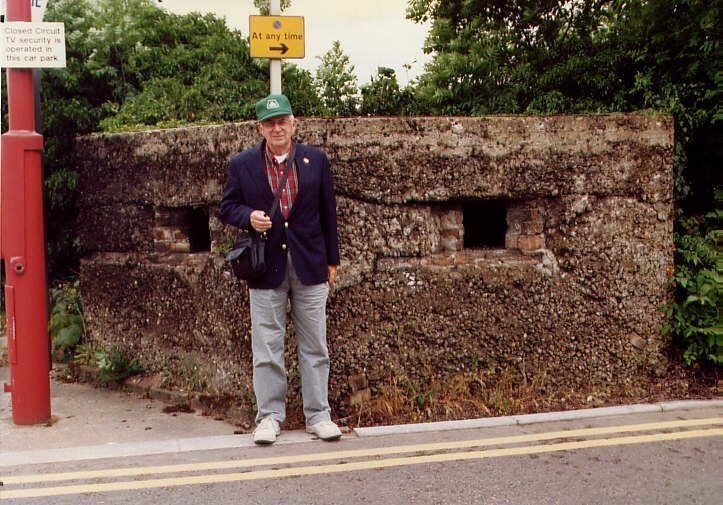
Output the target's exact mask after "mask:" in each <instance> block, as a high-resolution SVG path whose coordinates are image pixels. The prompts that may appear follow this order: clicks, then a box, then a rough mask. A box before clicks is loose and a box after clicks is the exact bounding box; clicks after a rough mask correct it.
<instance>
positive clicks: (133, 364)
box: [95, 347, 143, 385]
mask: <svg viewBox="0 0 723 505" xmlns="http://www.w3.org/2000/svg"><path fill="white" fill-rule="evenodd" d="M95 365H96V366H97V368H98V382H100V383H101V384H103V385H110V384H119V383H120V382H122V381H123V379H125V378H126V377H130V376H131V375H136V374H139V373H141V372H143V366H142V365H141V363H140V361H138V360H137V359H135V358H131V357H130V356H129V354H128V352H126V351H124V350H121V349H119V348H118V347H114V348H112V349H111V350H110V352H105V351H99V352H96V353H95Z"/></svg>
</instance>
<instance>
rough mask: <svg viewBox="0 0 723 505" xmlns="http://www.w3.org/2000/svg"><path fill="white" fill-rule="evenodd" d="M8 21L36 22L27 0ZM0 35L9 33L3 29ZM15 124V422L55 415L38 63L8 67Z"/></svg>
mask: <svg viewBox="0 0 723 505" xmlns="http://www.w3.org/2000/svg"><path fill="white" fill-rule="evenodd" d="M7 21H30V2H29V1H28V0H8V6H7ZM1 36H3V37H4V36H5V34H4V33H3V34H2V35H1ZM7 81H8V116H9V124H8V127H9V130H8V132H7V133H5V134H4V135H3V136H2V185H1V186H0V188H1V191H2V194H1V195H0V207H1V209H2V213H1V214H2V217H0V219H1V220H2V226H1V227H0V230H1V231H0V233H2V235H1V237H0V252H1V253H2V258H3V260H4V261H5V287H4V289H5V312H6V317H7V326H6V327H7V339H8V358H9V361H10V384H5V388H4V389H5V392H6V393H11V394H12V402H11V403H12V416H13V422H15V424H42V423H47V422H48V421H49V420H50V377H49V372H50V352H49V338H48V290H47V279H46V273H45V233H44V228H43V218H44V216H43V177H42V170H41V153H42V150H43V137H42V136H41V135H39V134H38V133H37V132H36V131H35V126H36V125H35V112H34V109H35V92H34V85H33V71H32V69H31V68H8V69H7Z"/></svg>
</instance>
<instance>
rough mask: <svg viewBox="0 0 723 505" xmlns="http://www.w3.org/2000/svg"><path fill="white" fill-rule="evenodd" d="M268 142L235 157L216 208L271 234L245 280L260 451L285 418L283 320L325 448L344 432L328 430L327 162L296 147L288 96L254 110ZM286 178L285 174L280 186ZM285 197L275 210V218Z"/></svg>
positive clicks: (224, 216) (331, 224)
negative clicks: (290, 327)
mask: <svg viewBox="0 0 723 505" xmlns="http://www.w3.org/2000/svg"><path fill="white" fill-rule="evenodd" d="M256 117H257V119H258V126H257V127H258V131H259V133H260V134H261V136H262V137H263V141H262V142H261V143H259V144H257V145H256V146H254V147H252V148H250V149H247V150H245V151H243V152H241V153H239V154H236V155H235V156H234V157H233V158H231V161H230V164H229V173H228V182H227V184H226V188H225V190H224V194H223V199H222V200H221V205H220V214H221V220H222V221H223V222H224V223H226V224H229V225H233V226H237V227H239V228H243V227H249V226H251V227H252V228H253V229H254V230H256V231H258V232H261V233H263V232H266V235H267V237H268V241H267V245H266V254H267V256H266V261H267V265H268V270H267V271H266V273H265V274H264V275H263V276H262V277H261V278H260V279H257V280H250V281H248V287H249V300H250V305H251V341H252V351H253V370H254V374H253V375H254V379H253V381H254V393H255V394H256V402H257V406H258V413H257V415H256V424H257V426H256V430H255V431H254V442H256V443H257V444H271V443H273V442H274V441H276V437H277V435H278V434H279V433H280V425H281V424H282V423H283V422H284V419H285V418H286V404H285V397H286V387H287V384H286V369H285V366H284V337H285V330H286V313H287V306H288V304H289V301H290V302H291V304H290V306H291V318H292V321H293V324H294V329H295V331H296V336H297V344H298V353H299V354H298V356H299V373H300V375H301V392H302V395H303V399H304V416H305V418H306V430H307V431H308V432H309V433H313V434H315V435H317V436H318V437H319V438H321V439H323V440H336V439H338V438H339V437H340V436H341V431H339V428H338V427H337V425H336V424H334V423H333V422H332V421H331V409H330V407H329V400H328V386H327V385H328V379H329V352H328V349H327V344H326V299H327V296H328V294H329V286H330V285H332V284H334V280H335V279H336V267H337V265H338V264H339V239H338V236H337V224H336V198H335V196H334V187H333V178H332V174H331V170H330V168H329V160H328V158H327V157H326V154H324V153H323V152H322V151H320V150H318V149H315V148H313V147H311V146H307V145H304V144H297V143H294V142H292V137H293V135H294V132H295V131H296V126H297V123H298V122H297V120H296V119H295V118H294V115H293V112H292V110H291V104H290V103H289V100H288V99H287V98H286V97H285V96H284V95H269V96H267V97H266V98H264V99H262V100H260V101H259V102H258V103H257V104H256ZM285 171H289V173H288V175H287V179H286V184H285V185H284V187H282V188H279V187H278V186H279V185H280V183H282V179H283V177H284V173H285ZM279 191H280V199H279V205H278V210H277V211H276V212H275V213H274V215H272V216H269V215H267V212H268V211H270V209H271V207H272V204H273V202H274V197H275V195H277V194H278V193H279Z"/></svg>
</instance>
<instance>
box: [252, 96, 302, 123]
mask: <svg viewBox="0 0 723 505" xmlns="http://www.w3.org/2000/svg"><path fill="white" fill-rule="evenodd" d="M292 114H293V112H292V110H291V104H290V103H289V99H288V98H286V96H284V95H269V96H267V97H266V98H262V99H261V100H259V101H258V102H256V119H258V120H259V121H266V120H267V119H271V118H272V117H277V116H291V115H292Z"/></svg>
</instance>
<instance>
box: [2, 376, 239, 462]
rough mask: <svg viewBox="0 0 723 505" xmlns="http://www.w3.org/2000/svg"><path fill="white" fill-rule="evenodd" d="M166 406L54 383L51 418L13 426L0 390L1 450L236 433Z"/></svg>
mask: <svg viewBox="0 0 723 505" xmlns="http://www.w3.org/2000/svg"><path fill="white" fill-rule="evenodd" d="M7 381H9V369H8V368H6V367H3V368H0V383H3V382H7ZM165 406H166V405H165V404H163V403H161V402H159V401H155V400H152V399H148V398H143V397H141V396H139V395H138V394H135V393H125V392H122V391H114V390H109V389H103V388H96V387H93V386H89V385H86V384H66V383H60V382H56V381H52V382H51V414H52V416H53V418H52V422H51V423H49V424H48V425H46V426H43V425H38V426H17V425H15V424H14V423H13V421H12V410H11V396H10V395H9V394H0V453H5V452H9V451H13V452H15V451H29V450H51V449H64V448H70V447H85V446H95V445H104V444H119V443H149V442H151V441H156V440H159V439H161V440H174V439H183V438H194V437H211V436H228V435H233V434H234V430H235V428H234V426H232V425H231V424H229V423H227V422H224V421H218V420H214V419H212V418H210V417H205V416H202V415H200V414H196V413H181V412H178V413H173V414H167V413H164V412H163V408H164V407H165Z"/></svg>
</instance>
